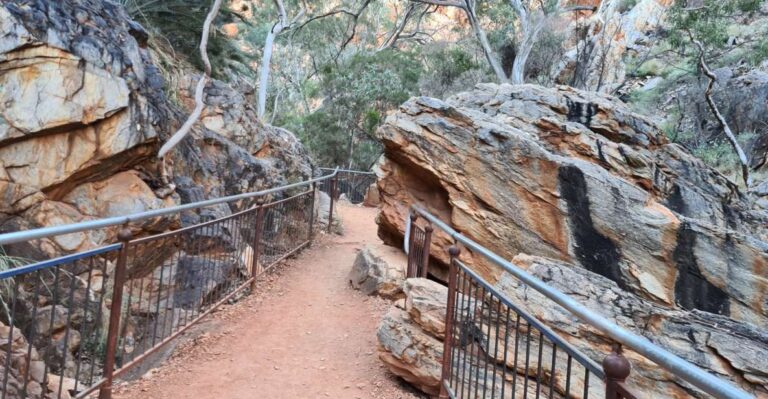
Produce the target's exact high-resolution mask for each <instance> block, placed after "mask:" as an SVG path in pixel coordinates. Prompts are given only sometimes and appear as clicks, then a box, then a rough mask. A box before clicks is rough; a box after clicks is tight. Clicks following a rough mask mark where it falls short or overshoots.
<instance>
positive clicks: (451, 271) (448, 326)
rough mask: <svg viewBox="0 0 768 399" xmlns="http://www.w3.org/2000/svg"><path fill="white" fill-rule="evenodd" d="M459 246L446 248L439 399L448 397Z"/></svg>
mask: <svg viewBox="0 0 768 399" xmlns="http://www.w3.org/2000/svg"><path fill="white" fill-rule="evenodd" d="M459 253H460V250H459V247H457V246H456V245H452V246H451V247H450V248H448V254H449V255H450V256H451V258H450V261H449V262H448V298H447V302H446V307H445V338H444V341H443V369H442V371H441V373H440V396H439V397H440V399H448V398H449V396H448V390H447V389H446V380H447V379H448V378H449V377H450V375H451V362H452V359H451V345H452V344H453V313H454V307H455V305H456V280H457V278H458V268H457V267H456V259H458V257H459Z"/></svg>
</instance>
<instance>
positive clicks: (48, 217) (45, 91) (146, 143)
mask: <svg viewBox="0 0 768 399" xmlns="http://www.w3.org/2000/svg"><path fill="white" fill-rule="evenodd" d="M0 21H1V22H0V87H3V90H2V93H0V101H2V104H3V108H2V109H0V196H1V197H2V198H3V201H1V202H0V231H13V230H18V229H28V228H34V227H40V226H49V225H55V224H63V223H72V222H79V221H83V220H88V219H91V218H100V217H108V216H114V215H117V214H124V213H132V212H141V211H146V210H152V209H157V208H161V207H165V206H169V205H174V204H178V203H184V202H190V201H196V200H201V199H205V198H211V197H218V196H223V195H228V194H236V193H241V192H243V191H251V190H258V189H260V188H264V187H271V186H275V185H280V184H283V183H286V182H287V181H288V180H291V181H298V180H302V179H305V178H307V177H309V176H310V175H311V174H312V170H311V165H310V163H309V161H308V156H307V154H306V152H305V151H304V149H303V148H302V147H301V145H300V144H299V143H298V141H297V140H296V138H295V137H294V136H293V135H292V134H291V133H290V132H287V131H283V130H279V129H274V128H267V127H265V126H263V125H262V124H261V122H259V121H258V118H257V117H256V113H255V112H254V111H253V108H252V107H251V106H250V105H249V104H250V103H252V101H251V100H249V99H248V98H247V95H248V92H247V91H241V90H237V89H236V88H233V87H230V86H228V85H227V84H225V83H223V82H218V81H214V82H212V83H211V84H210V85H209V86H208V87H207V89H206V103H207V105H208V107H207V108H206V114H205V115H204V118H203V121H202V122H203V123H202V124H201V126H200V127H199V128H198V129H196V130H195V131H194V132H193V134H192V137H191V138H190V139H187V140H185V142H184V143H183V144H182V145H181V146H179V148H178V150H177V151H175V152H174V153H173V154H172V155H171V157H170V158H171V159H170V160H169V163H170V164H171V165H172V166H171V168H170V169H171V170H170V171H169V172H170V173H171V175H172V178H173V183H174V184H175V186H176V187H177V192H176V193H174V192H173V191H172V190H171V191H168V190H167V189H165V188H164V187H163V184H162V183H161V181H160V175H159V171H158V165H157V162H156V159H155V158H154V154H155V153H156V150H157V146H158V144H159V143H160V142H162V141H163V140H164V139H165V138H167V137H168V136H169V135H170V134H171V133H172V132H173V131H174V128H175V127H176V126H178V125H179V124H180V121H181V120H182V118H183V117H184V115H183V113H182V111H181V110H178V109H177V108H176V107H175V106H174V105H172V104H171V102H170V101H169V100H168V99H167V98H166V96H165V93H164V91H163V89H164V79H163V75H162V74H161V73H160V71H159V70H158V68H157V67H155V65H154V64H153V59H152V53H151V51H150V50H149V49H148V48H147V38H148V34H147V32H146V31H144V29H143V28H142V27H141V26H140V25H139V24H137V23H136V22H134V21H132V20H131V19H130V18H128V17H127V15H126V14H125V12H124V11H123V9H122V8H121V7H120V6H118V5H116V4H115V3H110V2H106V3H105V2H103V1H98V0H65V1H55V2H51V1H37V2H29V1H23V0H9V1H4V2H3V4H2V6H0ZM188 80H189V81H190V82H192V81H194V82H195V83H196V82H197V76H193V75H190V77H189V78H188ZM182 95H183V93H182ZM182 102H185V101H183V100H182ZM229 211H230V210H228V209H219V210H218V211H214V214H216V213H217V212H218V214H226V213H228V212H229ZM206 212H211V211H210V210H207V211H206ZM203 216H205V215H203ZM197 220H199V219H196V218H194V217H191V218H190V219H185V220H182V221H179V220H172V219H168V220H156V221H153V222H152V225H147V226H136V227H135V228H136V231H135V233H139V234H145V233H152V232H157V231H163V230H165V229H167V228H169V227H174V226H178V225H179V224H188V223H190V222H196V221H197ZM180 222H181V223H180ZM115 234H116V231H115V230H114V229H112V230H109V229H108V230H107V231H106V232H103V233H102V234H81V235H77V237H75V236H67V237H64V238H60V239H55V240H44V241H43V242H41V243H38V244H36V245H35V247H36V248H34V249H36V250H37V251H35V252H36V254H33V255H30V249H29V248H24V249H23V250H22V249H18V250H17V249H15V248H14V247H10V248H7V250H8V251H9V252H19V253H21V252H23V255H24V256H25V257H27V258H32V259H36V258H44V257H50V256H55V255H60V254H62V253H69V252H75V251H79V250H85V249H89V248H94V247H98V246H101V245H103V244H106V243H111V242H113V241H114V239H115Z"/></svg>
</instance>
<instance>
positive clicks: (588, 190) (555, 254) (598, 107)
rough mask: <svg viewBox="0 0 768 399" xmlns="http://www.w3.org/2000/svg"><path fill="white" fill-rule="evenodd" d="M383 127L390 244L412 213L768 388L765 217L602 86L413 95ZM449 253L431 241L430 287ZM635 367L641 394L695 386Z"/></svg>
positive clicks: (625, 322)
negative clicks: (418, 211) (417, 209)
mask: <svg viewBox="0 0 768 399" xmlns="http://www.w3.org/2000/svg"><path fill="white" fill-rule="evenodd" d="M377 134H378V136H379V137H380V138H381V140H382V142H383V144H384V146H385V155H384V157H383V159H382V161H381V162H380V163H379V165H378V174H379V182H378V188H379V193H380V196H381V213H380V217H379V235H380V236H381V237H382V238H383V239H384V240H385V241H388V242H390V243H392V244H395V245H400V244H401V243H402V236H403V231H404V222H405V220H406V217H407V214H408V206H409V205H410V204H413V203H418V204H421V205H423V206H425V207H426V208H427V209H429V210H430V211H431V212H433V213H434V214H435V215H437V216H439V217H440V218H441V219H443V220H445V221H447V222H450V223H451V224H452V225H453V226H454V227H455V228H456V229H457V230H458V231H460V232H462V233H463V234H465V235H467V236H468V237H470V238H472V239H473V240H475V241H477V242H479V243H481V244H483V245H485V246H486V247H488V248H489V249H491V250H493V251H494V252H496V253H498V254H500V255H502V256H503V257H504V258H506V259H513V258H514V259H515V263H516V264H517V265H518V266H520V267H522V268H525V269H529V271H531V272H532V273H534V274H536V275H537V276H538V277H539V278H541V279H543V280H545V281H549V282H550V283H551V284H554V285H555V286H557V287H559V288H560V289H563V290H565V291H566V292H568V293H571V294H572V295H575V296H577V297H579V298H581V299H582V302H586V303H585V304H586V305H587V306H589V307H591V308H593V309H595V310H597V311H599V312H600V313H602V314H604V315H606V316H608V317H610V318H613V320H615V321H616V322H617V323H618V324H619V325H622V326H624V327H625V328H629V329H631V330H633V331H635V332H637V333H639V334H643V335H645V336H647V337H648V338H649V339H651V340H652V341H655V342H658V343H659V344H660V345H662V346H664V347H667V348H669V349H670V350H672V351H673V352H675V353H676V354H678V355H680V356H682V357H684V358H686V359H688V360H690V361H692V362H693V363H695V364H697V365H699V366H701V367H704V368H707V369H709V370H711V371H714V372H715V373H718V374H721V375H723V376H726V377H727V378H730V379H732V380H734V381H736V382H737V383H739V384H740V385H742V386H744V387H746V388H747V389H749V390H751V391H754V392H758V393H760V394H761V395H765V394H766V392H768V368H766V367H765V366H764V365H761V364H763V363H764V362H760V361H754V362H753V361H750V360H749V359H759V358H761V357H764V356H765V355H766V354H768V337H766V335H765V334H764V331H765V328H766V327H767V326H768V279H767V278H766V272H767V271H768V270H767V269H766V265H768V229H766V227H765V226H766V225H768V224H767V223H768V213H766V212H765V210H763V209H762V208H761V207H760V206H759V205H758V202H759V200H760V198H759V197H758V196H757V195H754V194H749V195H747V194H743V193H742V192H741V191H740V190H739V189H738V187H737V186H736V185H734V184H733V183H731V182H730V181H729V180H728V179H726V178H725V177H723V176H722V175H720V174H719V173H718V172H716V171H715V170H713V169H712V168H710V167H708V166H707V165H705V164H703V163H702V162H701V161H700V160H698V159H696V158H695V157H693V156H692V155H690V154H689V153H688V151H687V150H685V149H684V148H683V147H681V146H679V145H677V144H674V143H670V142H668V140H667V139H666V138H665V136H664V134H663V133H662V132H661V130H660V129H659V128H658V127H657V126H656V125H655V124H654V123H652V122H651V121H650V120H649V119H648V118H645V117H643V116H641V115H638V114H636V113H633V112H631V111H630V110H629V109H628V108H627V107H626V106H625V105H624V104H622V103H621V102H619V101H617V100H615V99H613V98H611V97H609V96H604V95H599V94H595V93H587V92H582V91H578V90H574V89H570V88H565V87H559V88H555V89H545V88H542V87H539V86H532V85H519V86H511V85H494V84H481V85H478V86H477V87H476V88H475V90H473V91H470V92H466V93H461V94H458V95H456V96H454V97H451V98H450V99H448V100H447V101H441V100H436V99H432V98H424V97H420V98H413V99H411V100H410V101H408V102H406V103H405V104H404V105H403V106H402V107H401V108H400V110H399V111H398V112H396V113H393V114H391V115H390V116H389V117H388V118H387V121H386V123H385V124H384V126H383V127H382V128H380V129H379V131H378V133H377ZM448 245H450V242H449V240H448V237H446V236H445V235H443V234H440V233H439V232H438V233H436V236H435V240H434V241H433V248H432V253H433V254H434V255H435V259H434V261H435V265H434V266H435V267H434V268H433V270H434V274H435V276H436V277H438V278H441V277H442V276H444V274H443V273H445V269H444V267H442V268H441V267H440V265H441V264H445V261H446V257H447V254H446V251H445V249H446V248H447V246H448ZM463 256H464V257H465V260H466V261H467V262H468V263H470V264H471V265H472V266H473V268H475V269H476V270H478V271H479V272H480V273H481V275H483V276H484V277H485V278H486V279H488V280H489V281H490V282H491V283H493V284H496V285H497V287H499V288H500V289H502V290H503V291H504V292H505V293H507V294H508V295H510V296H511V297H513V298H515V297H517V298H520V299H521V301H520V302H521V304H523V307H524V308H526V309H528V310H529V311H530V312H531V313H532V314H534V315H536V316H537V317H540V318H541V319H542V320H544V321H546V322H548V323H549V324H550V325H551V326H552V327H553V328H554V329H556V330H557V331H559V332H561V333H563V335H564V336H565V337H566V338H567V339H569V340H572V342H573V343H574V344H576V345H578V346H579V347H580V348H582V349H583V350H585V351H586V352H588V353H590V354H593V355H595V358H596V359H597V360H600V359H601V356H602V355H600V354H601V353H602V354H604V353H607V351H608V350H609V348H610V346H609V345H608V342H610V340H609V339H607V337H604V336H601V335H600V334H599V333H596V332H595V331H593V330H591V329H588V328H583V327H578V326H579V323H578V322H577V320H576V319H574V318H573V317H572V316H569V315H567V314H566V313H563V312H559V311H557V310H553V308H552V306H553V305H552V304H548V303H547V302H546V300H544V299H543V298H535V296H533V297H532V296H531V295H532V294H531V293H530V291H531V290H526V289H525V287H524V286H522V285H520V284H519V283H517V284H516V283H513V281H515V279H514V278H513V277H512V276H510V275H507V274H506V273H503V272H502V271H501V270H498V269H497V268H495V267H493V266H491V265H488V264H487V263H484V262H483V261H482V260H481V259H477V258H476V257H474V256H473V254H472V253H471V252H470V251H464V253H463ZM531 256H533V257H531ZM542 265H543V266H542ZM545 269H546V270H545ZM569 276H570V277H569ZM577 276H581V277H578V278H577ZM577 280H578V281H580V283H579V284H578V287H575V286H573V283H572V282H573V281H577ZM577 291H578V292H577ZM609 293H610V294H609ZM525 298H528V299H527V300H524V299H525ZM725 346H727V347H728V348H730V349H725ZM738 348H743V350H739V349H738ZM632 360H633V362H635V364H634V366H635V368H636V369H637V370H638V372H639V374H640V376H641V377H640V378H637V379H636V380H635V381H637V382H636V384H638V385H639V386H642V388H643V391H645V392H649V393H654V392H655V393H657V394H660V395H662V396H664V397H670V396H672V397H674V396H684V394H685V393H686V392H688V388H687V387H685V384H680V383H678V382H676V381H674V379H673V378H671V377H669V376H664V375H663V373H661V372H659V371H658V370H657V369H655V368H654V367H653V366H652V365H651V364H648V363H647V362H646V361H644V360H643V359H642V358H640V357H639V356H636V355H634V356H633V359H632Z"/></svg>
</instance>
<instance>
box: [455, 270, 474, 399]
mask: <svg viewBox="0 0 768 399" xmlns="http://www.w3.org/2000/svg"><path fill="white" fill-rule="evenodd" d="M459 270H460V273H461V276H462V296H461V309H460V310H459V312H460V314H461V322H460V323H458V324H457V327H458V328H459V337H458V338H459V345H457V346H458V347H459V348H461V350H460V351H459V357H462V355H463V360H462V361H461V362H460V363H459V365H460V366H461V372H460V374H458V373H457V378H458V379H459V381H458V382H459V383H460V384H461V387H460V390H459V393H460V395H461V396H464V387H465V386H466V385H467V380H466V378H465V377H466V371H467V347H466V342H465V340H466V337H465V336H464V335H465V334H466V331H464V325H465V324H466V317H467V314H468V313H469V312H468V311H467V309H465V307H464V299H465V298H466V300H467V307H471V306H472V305H471V303H472V298H470V296H469V294H470V291H471V288H470V285H469V281H468V279H467V275H466V273H464V272H463V270H461V269H459ZM465 312H466V313H467V314H465Z"/></svg>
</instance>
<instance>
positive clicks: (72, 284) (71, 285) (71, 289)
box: [59, 261, 77, 397]
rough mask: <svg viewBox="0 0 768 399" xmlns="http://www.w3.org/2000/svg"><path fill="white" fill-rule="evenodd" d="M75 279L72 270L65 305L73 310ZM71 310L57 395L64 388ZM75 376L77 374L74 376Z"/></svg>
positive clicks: (67, 323)
mask: <svg viewBox="0 0 768 399" xmlns="http://www.w3.org/2000/svg"><path fill="white" fill-rule="evenodd" d="M72 269H74V270H76V269H77V261H75V262H73V263H72ZM76 281H77V278H76V277H75V273H74V272H72V273H71V274H70V276H69V302H68V303H67V305H68V306H69V309H72V310H74V307H73V305H72V302H73V301H74V300H75V282H76ZM72 310H70V311H68V312H67V322H66V324H65V326H66V327H65V330H64V351H63V353H62V357H61V378H59V397H61V391H62V389H64V374H65V373H64V370H65V369H66V367H67V353H68V352H69V331H70V329H71V322H72ZM75 377H77V376H75Z"/></svg>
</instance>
